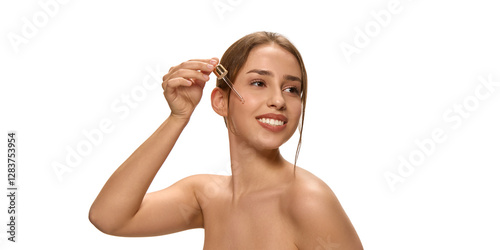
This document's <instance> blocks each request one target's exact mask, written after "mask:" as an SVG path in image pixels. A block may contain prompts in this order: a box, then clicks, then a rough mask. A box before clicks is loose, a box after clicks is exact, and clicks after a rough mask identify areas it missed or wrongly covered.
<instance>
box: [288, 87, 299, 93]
mask: <svg viewBox="0 0 500 250" xmlns="http://www.w3.org/2000/svg"><path fill="white" fill-rule="evenodd" d="M285 92H289V93H292V94H299V90H298V89H297V88H296V87H289V88H286V89H285Z"/></svg>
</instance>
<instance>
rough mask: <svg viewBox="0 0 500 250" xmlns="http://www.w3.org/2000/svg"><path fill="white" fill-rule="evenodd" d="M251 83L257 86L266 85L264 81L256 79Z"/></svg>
mask: <svg viewBox="0 0 500 250" xmlns="http://www.w3.org/2000/svg"><path fill="white" fill-rule="evenodd" d="M250 84H251V85H254V86H257V87H262V86H264V83H263V82H261V81H254V82H252V83H250Z"/></svg>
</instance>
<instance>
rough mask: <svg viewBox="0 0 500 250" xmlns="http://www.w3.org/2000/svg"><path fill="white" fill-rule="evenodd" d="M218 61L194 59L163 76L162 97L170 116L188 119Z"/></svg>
mask: <svg viewBox="0 0 500 250" xmlns="http://www.w3.org/2000/svg"><path fill="white" fill-rule="evenodd" d="M218 62H219V59H217V58H211V59H194V60H189V61H186V62H183V63H181V64H179V65H177V66H175V67H172V68H170V70H169V71H168V73H167V74H166V75H164V76H163V83H162V87H163V95H164V96H165V99H167V102H168V106H169V107H170V110H171V113H170V115H171V116H175V117H177V118H182V119H189V118H190V117H191V114H192V113H193V111H194V108H195V107H196V105H198V103H199V102H200V100H201V96H202V94H203V88H204V87H205V83H206V82H207V81H208V80H209V75H210V73H211V72H212V71H213V69H214V68H215V66H216V65H217V64H218Z"/></svg>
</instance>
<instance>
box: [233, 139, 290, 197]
mask: <svg viewBox="0 0 500 250" xmlns="http://www.w3.org/2000/svg"><path fill="white" fill-rule="evenodd" d="M229 146H230V156H231V170H232V177H231V187H232V189H233V201H235V200H238V199H239V198H240V197H242V196H244V195H246V194H249V193H252V192H256V191H262V190H265V189H269V188H272V187H276V186H278V185H280V184H281V183H284V182H289V181H290V180H291V178H292V177H293V165H292V164H291V163H289V162H288V161H286V160H285V159H284V158H283V157H282V156H281V154H280V151H279V149H272V150H261V151H259V150H257V149H256V148H254V147H251V146H250V145H249V144H248V143H247V142H245V141H239V140H237V139H235V138H233V140H230V142H229Z"/></svg>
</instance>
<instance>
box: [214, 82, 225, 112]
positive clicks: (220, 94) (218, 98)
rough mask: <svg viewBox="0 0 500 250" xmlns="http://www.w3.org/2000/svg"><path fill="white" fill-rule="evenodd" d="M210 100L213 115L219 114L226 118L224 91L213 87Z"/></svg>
mask: <svg viewBox="0 0 500 250" xmlns="http://www.w3.org/2000/svg"><path fill="white" fill-rule="evenodd" d="M211 99H212V108H213V109H214V111H215V113H217V114H219V115H220V116H223V117H226V116H227V105H226V98H225V93H224V91H223V90H222V89H221V88H219V87H215V88H214V90H212V96H211Z"/></svg>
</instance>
